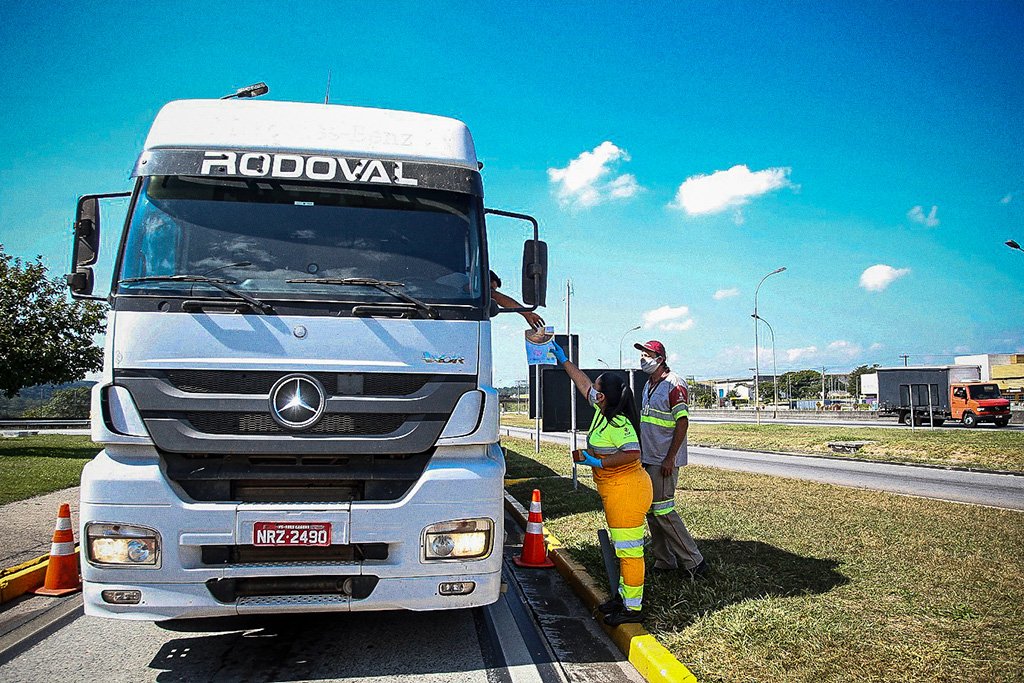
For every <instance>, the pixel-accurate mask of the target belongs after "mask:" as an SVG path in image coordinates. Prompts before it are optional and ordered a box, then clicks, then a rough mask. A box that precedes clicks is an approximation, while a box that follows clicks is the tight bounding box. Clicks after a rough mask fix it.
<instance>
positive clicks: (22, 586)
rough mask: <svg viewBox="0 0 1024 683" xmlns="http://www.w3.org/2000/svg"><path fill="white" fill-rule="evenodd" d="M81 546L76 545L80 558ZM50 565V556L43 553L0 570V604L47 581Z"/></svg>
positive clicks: (76, 555)
mask: <svg viewBox="0 0 1024 683" xmlns="http://www.w3.org/2000/svg"><path fill="white" fill-rule="evenodd" d="M78 555H79V547H78V546H75V557H76V559H77V558H78ZM48 566H50V556H49V555H41V556H39V557H37V558H36V559H34V560H29V561H28V562H22V563H21V564H19V565H15V566H14V567H10V568H8V569H4V570H2V571H0V605H2V604H4V603H5V602H10V601H11V600H14V599H15V598H17V597H21V596H22V595H24V594H25V593H28V592H29V591H33V590H35V589H36V588H39V587H40V586H42V585H43V582H44V581H46V568H47V567H48Z"/></svg>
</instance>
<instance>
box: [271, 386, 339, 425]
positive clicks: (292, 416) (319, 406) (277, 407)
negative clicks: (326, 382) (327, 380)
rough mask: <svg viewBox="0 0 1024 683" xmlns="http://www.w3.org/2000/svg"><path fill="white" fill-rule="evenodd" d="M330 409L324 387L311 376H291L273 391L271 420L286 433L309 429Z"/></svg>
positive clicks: (273, 388) (274, 387) (272, 389)
mask: <svg viewBox="0 0 1024 683" xmlns="http://www.w3.org/2000/svg"><path fill="white" fill-rule="evenodd" d="M326 407H327V394H326V393H325V392H324V387H323V385H322V384H320V382H318V381H317V380H316V379H315V378H313V377H310V376H309V375H288V376H286V377H282V378H281V379H279V380H277V383H275V384H274V386H273V387H272V388H271V389H270V416H271V417H273V418H274V421H275V422H277V424H279V425H281V426H282V427H284V428H286V429H295V430H300V429H308V428H310V427H312V426H313V425H314V424H316V422H317V420H319V419H320V416H321V415H323V414H324V408H326Z"/></svg>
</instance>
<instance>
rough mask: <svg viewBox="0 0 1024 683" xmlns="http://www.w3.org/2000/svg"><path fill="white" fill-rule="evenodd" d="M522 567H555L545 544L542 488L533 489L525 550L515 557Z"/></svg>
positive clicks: (524, 544) (524, 541)
mask: <svg viewBox="0 0 1024 683" xmlns="http://www.w3.org/2000/svg"><path fill="white" fill-rule="evenodd" d="M513 560H514V561H515V563H516V564H517V565H519V566H520V567H554V566H555V563H554V562H552V561H551V559H550V558H548V549H547V547H546V546H545V545H544V518H543V516H542V515H541V512H540V490H539V489H534V490H533V502H531V503H530V516H529V517H528V518H527V521H526V538H524V539H523V552H522V554H521V555H520V556H519V557H515V558H513Z"/></svg>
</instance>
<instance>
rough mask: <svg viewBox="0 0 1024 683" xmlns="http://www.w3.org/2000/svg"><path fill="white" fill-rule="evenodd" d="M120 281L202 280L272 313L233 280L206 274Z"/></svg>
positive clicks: (135, 278)
mask: <svg viewBox="0 0 1024 683" xmlns="http://www.w3.org/2000/svg"><path fill="white" fill-rule="evenodd" d="M120 282H203V283H206V284H208V285H213V286H214V287H216V288H217V289H219V290H220V291H222V292H226V293H228V294H230V295H232V296H234V297H237V298H239V299H241V300H242V301H244V302H245V303H247V304H249V305H250V306H252V308H253V310H256V311H259V312H260V313H273V312H274V307H273V306H271V305H270V304H268V303H266V302H265V301H260V300H259V299H257V298H256V297H254V296H250V295H248V294H246V293H245V292H242V291H239V290H237V289H235V288H234V287H230V286H229V285H237V284H238V282H236V281H235V280H225V279H224V278H219V277H207V276H206V275H147V276H145V277H126V278H124V279H123V280H121V281H120Z"/></svg>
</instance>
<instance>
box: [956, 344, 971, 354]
mask: <svg viewBox="0 0 1024 683" xmlns="http://www.w3.org/2000/svg"><path fill="white" fill-rule="evenodd" d="M953 351H954V352H956V353H970V352H971V347H970V346H963V345H960V346H957V347H956V348H954V349H953Z"/></svg>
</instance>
